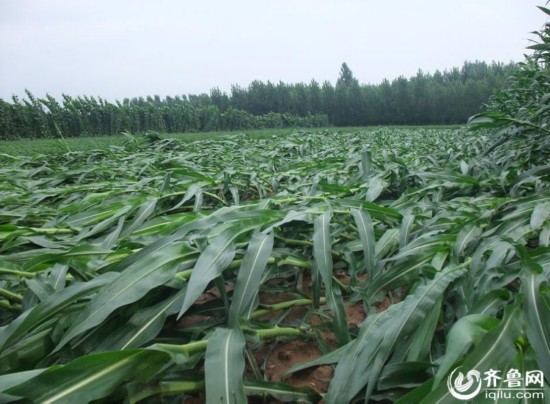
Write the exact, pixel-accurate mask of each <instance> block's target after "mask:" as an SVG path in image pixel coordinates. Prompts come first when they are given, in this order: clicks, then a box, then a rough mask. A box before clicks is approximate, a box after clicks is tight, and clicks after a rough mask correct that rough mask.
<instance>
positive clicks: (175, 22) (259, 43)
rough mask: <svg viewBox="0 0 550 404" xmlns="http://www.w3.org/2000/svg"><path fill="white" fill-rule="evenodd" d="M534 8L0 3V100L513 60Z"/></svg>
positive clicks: (509, 4)
mask: <svg viewBox="0 0 550 404" xmlns="http://www.w3.org/2000/svg"><path fill="white" fill-rule="evenodd" d="M544 3H545V1H544V0H415V1H411V0H384V1H383V0H231V1H230V0H192V1H191V0H155V1H152V0H150V1H140V0H87V1H84V0H82V1H77V0H0V98H3V99H10V98H11V95H12V94H18V95H22V94H23V93H24V89H25V88H27V89H29V90H31V92H33V93H34V94H35V95H36V96H40V97H42V96H44V95H45V94H46V93H49V94H51V95H54V96H56V97H58V96H59V95H60V94H61V93H65V94H69V95H72V96H78V95H94V96H100V97H102V98H106V99H109V100H114V99H123V98H125V97H134V96H146V95H160V96H161V97H164V96H166V95H171V96H173V95H178V94H180V95H181V94H198V93H203V92H206V93H208V92H209V91H210V89H211V88H213V87H216V86H217V87H219V88H220V89H221V90H224V91H229V90H230V89H231V85H232V84H239V85H241V86H247V85H248V84H249V83H250V82H251V81H253V80H256V79H258V80H262V81H267V80H270V81H272V82H274V83H277V82H279V81H283V82H286V83H295V82H310V81H311V80H312V79H315V80H317V81H318V82H320V83H322V82H323V81H325V80H329V81H331V82H332V83H335V81H336V79H337V77H338V72H339V69H340V65H341V64H342V62H347V64H348V65H349V67H350V68H351V70H352V71H353V73H354V75H355V77H356V78H357V79H359V81H360V82H361V83H379V82H380V81H381V80H382V79H384V78H388V79H390V80H391V79H394V78H396V77H398V76H400V75H403V76H405V77H409V76H412V75H414V74H416V72H417V71H418V69H422V70H423V71H424V72H429V73H433V72H435V71H436V70H437V69H439V70H445V69H450V68H452V67H454V66H457V67H460V66H461V65H462V64H463V62H464V61H465V60H470V61H474V60H484V61H487V62H491V61H493V60H494V61H501V62H509V61H512V60H513V61H520V60H522V59H523V53H524V51H525V47H526V46H527V45H528V39H529V38H533V36H532V35H530V34H529V32H530V31H534V30H537V29H539V28H540V27H541V26H542V25H543V23H544V22H545V21H546V16H545V15H544V14H543V13H542V12H541V11H540V10H538V9H537V8H536V6H537V5H544Z"/></svg>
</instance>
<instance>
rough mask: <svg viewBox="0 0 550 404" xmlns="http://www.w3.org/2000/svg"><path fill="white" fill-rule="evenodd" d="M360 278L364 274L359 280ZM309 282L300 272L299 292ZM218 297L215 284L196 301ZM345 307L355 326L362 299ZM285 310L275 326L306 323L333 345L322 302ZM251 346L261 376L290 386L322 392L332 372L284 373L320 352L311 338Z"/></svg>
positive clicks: (267, 298) (196, 318) (186, 321)
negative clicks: (318, 306) (300, 286)
mask: <svg viewBox="0 0 550 404" xmlns="http://www.w3.org/2000/svg"><path fill="white" fill-rule="evenodd" d="M335 275H336V277H337V278H338V279H339V280H340V281H341V282H342V283H344V284H349V281H350V277H349V276H348V275H346V274H345V273H343V272H342V273H336V274H335ZM363 280H364V278H363V279H361V280H360V281H363ZM310 285H311V281H310V279H309V277H306V276H304V279H303V282H302V292H303V293H305V294H307V295H311V289H310ZM227 289H228V291H229V290H230V289H231V287H228V288H227ZM218 297H219V293H218V292H217V290H216V289H215V288H212V289H210V290H208V291H207V292H205V293H204V294H203V295H202V296H201V298H200V299H199V301H198V302H197V303H198V304H203V303H206V302H208V301H210V300H213V299H216V298H218ZM297 298H298V297H297V296H296V295H295V294H292V293H287V292H271V293H268V292H264V291H262V292H260V302H261V304H262V305H271V304H276V303H280V302H284V301H289V300H294V299H297ZM390 304H391V301H390V299H389V298H386V299H384V301H383V302H381V303H380V304H379V305H378V306H377V307H376V310H377V311H383V310H386V309H387V308H388V307H389V305H390ZM345 310H346V314H347V319H348V325H349V326H350V327H358V326H359V325H360V324H361V323H362V322H363V321H364V319H365V317H366V315H365V311H364V309H363V304H362V302H356V303H346V305H345ZM282 314H283V312H281V311H278V312H273V313H268V314H265V315H264V316H262V317H260V318H258V320H260V321H262V320H263V321H269V320H273V319H275V318H280V316H281V315H282ZM285 314H286V315H285V316H284V318H283V319H282V321H281V322H280V323H279V324H278V325H279V326H281V327H284V326H294V327H296V326H306V327H307V326H309V327H311V329H312V330H315V331H314V332H317V333H318V336H319V337H320V338H321V339H323V340H324V343H325V344H326V346H328V347H329V348H331V349H335V348H336V347H337V345H336V338H335V336H334V334H333V332H332V331H331V329H330V318H331V317H332V312H331V311H330V310H329V309H328V308H327V307H326V306H322V307H320V308H319V310H317V311H315V312H313V313H312V310H311V307H310V306H299V307H294V308H291V309H290V310H287V312H286V313H285ZM205 319H208V317H205V316H200V315H188V316H184V317H183V318H182V319H181V320H180V322H179V324H178V326H180V327H182V326H183V327H186V326H190V325H193V324H196V323H197V322H201V321H204V320H205ZM251 349H252V351H253V352H252V353H253V355H254V358H255V360H256V363H257V365H258V367H259V368H260V369H261V371H262V373H263V377H264V378H265V380H268V381H282V382H285V383H288V384H290V385H292V386H294V387H304V386H307V387H310V388H312V389H313V390H315V391H316V392H318V393H321V394H322V393H326V391H327V389H328V386H329V383H330V380H331V378H332V375H333V371H334V369H333V366H330V365H324V366H317V367H311V368H308V369H304V370H301V371H298V372H294V373H291V374H289V375H287V374H286V371H287V370H288V369H289V368H290V367H291V366H293V365H295V364H297V363H302V362H308V361H311V360H313V359H315V358H318V357H320V356H321V354H322V353H321V351H320V349H319V347H318V346H317V343H316V342H315V341H314V340H313V339H311V338H303V339H301V338H297V339H290V340H289V339H287V338H280V339H276V340H272V341H262V343H261V344H258V346H257V347H253V348H251ZM245 377H246V378H247V379H253V378H254V373H253V370H252V368H251V366H250V365H249V364H248V362H247V365H246V369H245ZM194 399H198V400H199V401H185V402H186V403H192V404H195V403H198V402H203V401H200V400H203V399H204V396H200V397H194ZM250 402H253V403H260V402H261V403H277V402H278V401H277V400H274V399H269V400H267V401H264V400H262V399H258V398H252V397H251V398H250Z"/></svg>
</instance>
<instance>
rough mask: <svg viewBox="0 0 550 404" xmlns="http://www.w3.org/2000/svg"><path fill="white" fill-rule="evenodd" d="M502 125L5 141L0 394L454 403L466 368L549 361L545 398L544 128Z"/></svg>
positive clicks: (0, 197)
mask: <svg viewBox="0 0 550 404" xmlns="http://www.w3.org/2000/svg"><path fill="white" fill-rule="evenodd" d="M497 140H498V137H497V135H495V134H494V133H492V132H470V131H467V130H465V129H458V130H436V129H417V130H405V129H378V130H365V131H355V132H350V133H346V132H336V131H324V132H295V133H293V134H291V135H289V136H284V137H273V138H267V139H257V140H251V139H247V138H245V136H244V135H238V134H235V135H231V136H228V137H226V138H224V139H223V140H216V141H213V140H203V141H196V142H192V143H187V144H183V143H178V141H176V140H158V141H156V142H153V143H140V142H137V141H136V142H134V143H129V144H128V145H127V146H125V147H111V148H110V149H106V150H97V151H92V152H70V153H66V154H60V155H48V156H45V155H38V156H34V157H32V158H29V157H13V156H9V155H1V156H0V159H1V160H2V165H1V168H0V190H1V192H0V223H1V224H0V299H1V300H0V306H1V307H2V310H1V312H0V313H1V314H0V324H2V327H1V328H0V398H1V399H2V401H3V402H9V401H17V400H20V399H27V400H31V401H33V402H40V403H60V402H63V403H83V402H90V401H94V400H100V402H120V401H125V402H129V403H136V402H158V401H159V400H163V402H165V401H166V402H182V400H185V399H188V398H189V399H194V400H199V401H202V400H206V402H209V403H219V402H228V403H242V402H246V401H247V400H251V401H252V402H261V400H262V399H264V400H272V399H277V400H280V401H284V402H288V401H300V402H318V401H320V400H321V399H324V400H325V402H327V403H344V402H354V401H355V402H377V401H381V402H384V401H385V402H400V403H413V402H414V403H417V402H425V403H435V402H438V403H445V402H455V401H453V400H454V398H453V397H451V396H450V393H449V390H448V388H447V383H446V379H447V377H448V375H449V374H450V372H451V371H452V369H454V368H456V367H458V366H463V367H464V368H465V369H477V370H479V371H486V370H489V369H499V370H501V371H502V372H503V373H506V372H507V371H508V370H509V369H512V368H515V369H528V370H529V369H540V370H542V371H543V372H544V374H545V375H546V380H545V386H546V387H545V394H546V397H550V391H548V383H549V382H550V380H549V379H548V377H549V376H550V349H548V347H549V344H550V304H549V302H550V288H549V282H548V279H549V274H550V187H549V179H550V166H549V165H548V161H550V159H549V157H550V152H549V150H550V147H548V146H549V144H548V142H549V141H548V138H547V137H546V139H545V138H544V137H542V138H541V140H540V141H537V142H535V143H530V142H526V141H525V140H524V139H522V138H519V139H511V140H509V141H508V142H507V143H506V144H503V145H499V144H498V142H497ZM493 144H494V145H495V146H494V147H492V149H491V151H490V152H489V153H485V154H484V152H486V151H487V149H488V147H489V146H490V145H493ZM352 311H353V316H354V319H352ZM358 314H359V316H360V319H359V320H357V319H356V318H355V317H357V315H358ZM298 342H299V343H300V344H302V345H300V346H303V347H308V349H311V350H313V351H314V352H315V353H316V354H315V355H314V357H311V358H309V359H308V360H307V361H305V362H300V361H297V360H295V359H294V360H293V358H292V357H290V358H287V359H289V360H288V366H287V367H286V368H285V369H284V373H283V374H282V375H280V377H279V376H278V375H274V374H273V371H272V367H270V366H271V365H270V364H272V363H273V362H272V360H273V358H274V357H275V356H277V355H276V353H278V355H279V357H280V356H281V355H282V352H283V351H282V349H283V348H285V347H286V346H289V344H292V343H298ZM304 349H305V348H304ZM283 359H285V358H283ZM318 369H323V370H324V371H326V373H327V378H326V383H324V384H323V385H319V384H316V385H312V384H310V385H300V383H297V382H295V381H296V380H299V377H298V376H300V375H302V376H304V375H305V376H307V375H311V374H312V373H313V372H315V371H317V370H318ZM305 376H304V377H305ZM253 400H258V401H253ZM194 402H196V401H194ZM480 402H481V401H480ZM491 402H492V401H491ZM530 402H531V401H530ZM532 402H536V401H532ZM541 402H543V401H541Z"/></svg>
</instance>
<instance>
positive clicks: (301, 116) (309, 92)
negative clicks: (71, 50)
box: [0, 62, 515, 139]
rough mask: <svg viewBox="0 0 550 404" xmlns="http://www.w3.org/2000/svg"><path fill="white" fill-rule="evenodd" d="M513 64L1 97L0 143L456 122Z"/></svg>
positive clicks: (344, 71) (476, 108) (478, 107)
mask: <svg viewBox="0 0 550 404" xmlns="http://www.w3.org/2000/svg"><path fill="white" fill-rule="evenodd" d="M514 68H515V67H514V65H513V64H502V63H494V62H493V63H492V64H487V63H485V62H465V63H464V65H463V66H462V67H461V68H454V69H451V70H449V71H443V72H440V71H436V72H435V73H434V74H425V73H423V72H422V71H419V72H418V73H417V74H416V75H415V76H413V77H410V78H408V79H407V78H405V77H398V78H397V79H395V80H393V81H391V82H390V81H389V80H384V81H382V83H380V84H376V85H374V84H359V81H358V80H357V79H356V78H355V77H354V75H353V73H352V71H351V69H350V68H349V66H348V65H347V64H346V63H343V64H342V67H341V69H340V74H339V77H338V80H337V81H336V84H335V85H333V84H332V83H331V82H329V81H325V82H324V83H322V84H319V83H318V82H317V81H315V80H312V81H311V82H310V83H307V84H306V83H297V84H286V83H283V82H279V83H278V84H274V83H272V82H269V81H268V82H267V83H264V82H262V81H253V82H252V83H251V84H250V85H249V86H248V87H246V88H244V87H241V86H238V85H234V86H232V88H231V91H230V92H229V93H227V92H223V91H221V90H219V89H218V88H214V89H212V90H211V91H210V93H209V94H206V93H204V94H198V95H182V96H175V97H170V96H167V97H165V98H161V97H159V96H158V95H155V96H152V97H151V96H148V97H145V98H143V97H139V98H132V99H128V98H126V99H124V100H122V101H115V102H109V101H107V100H104V99H102V98H96V97H87V96H84V97H82V96H79V97H76V98H73V97H71V96H68V95H62V99H61V100H58V99H56V98H54V97H52V96H50V95H46V97H44V98H36V97H34V96H33V94H32V93H31V92H30V91H28V90H27V91H26V98H23V99H19V98H18V97H17V96H13V97H12V99H11V102H8V101H4V100H2V99H0V138H1V139H18V138H29V137H31V138H32V137H59V136H60V134H61V135H63V136H68V137H70V136H85V135H112V134H118V133H120V132H131V133H143V132H147V131H158V132H164V133H178V132H198V131H213V130H242V129H262V128H285V127H320V126H329V125H334V126H366V125H404V124H408V125H424V124H461V123H464V122H466V120H467V119H468V117H470V116H472V115H474V114H476V113H479V112H481V111H482V107H483V104H484V103H486V102H487V101H488V99H489V97H490V96H491V95H492V94H493V93H494V92H495V91H496V90H497V89H499V88H501V87H502V85H503V83H504V82H505V80H506V78H507V77H508V76H510V75H511V74H512V72H513V71H514Z"/></svg>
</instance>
